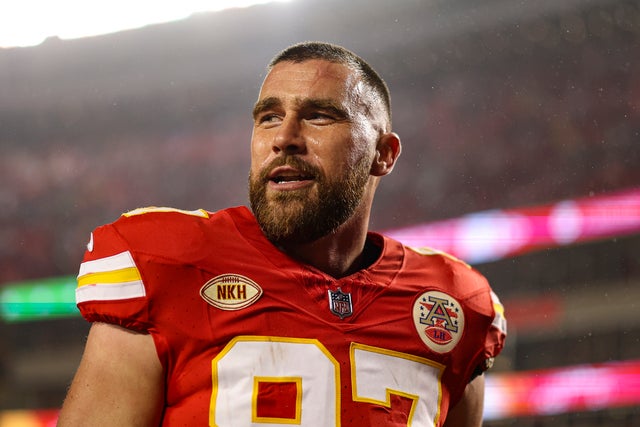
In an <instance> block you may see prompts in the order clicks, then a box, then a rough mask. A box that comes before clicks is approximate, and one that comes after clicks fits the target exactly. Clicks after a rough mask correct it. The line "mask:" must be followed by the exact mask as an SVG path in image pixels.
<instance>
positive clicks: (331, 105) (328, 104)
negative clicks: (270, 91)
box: [253, 96, 349, 119]
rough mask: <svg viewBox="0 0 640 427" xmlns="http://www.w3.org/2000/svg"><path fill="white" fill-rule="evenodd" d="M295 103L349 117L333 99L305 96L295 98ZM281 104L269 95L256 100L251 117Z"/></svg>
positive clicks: (308, 108) (302, 107) (305, 108)
mask: <svg viewBox="0 0 640 427" xmlns="http://www.w3.org/2000/svg"><path fill="white" fill-rule="evenodd" d="M295 103H296V104H297V107H298V108H299V109H300V110H310V109H320V110H326V111H330V112H332V113H333V114H335V115H336V116H338V117H340V118H347V117H349V113H348V111H347V110H346V109H344V108H342V107H341V106H339V105H337V104H336V103H335V102H334V101H333V100H331V99H327V98H305V99H296V100H295ZM281 106H282V101H281V100H280V98H277V97H274V96H270V97H267V98H264V99H261V100H260V101H258V102H256V104H255V106H254V107H253V118H254V119H255V118H256V117H257V116H258V115H259V114H260V113H262V112H263V111H267V110H271V109H273V108H278V107H281Z"/></svg>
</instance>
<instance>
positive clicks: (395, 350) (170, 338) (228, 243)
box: [59, 43, 505, 427]
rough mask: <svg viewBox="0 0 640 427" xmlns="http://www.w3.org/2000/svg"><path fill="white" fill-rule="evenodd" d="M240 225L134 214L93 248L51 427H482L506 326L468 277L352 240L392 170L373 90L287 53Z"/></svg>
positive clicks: (336, 51) (262, 101)
mask: <svg viewBox="0 0 640 427" xmlns="http://www.w3.org/2000/svg"><path fill="white" fill-rule="evenodd" d="M253 116H254V128H253V135H252V140H251V171H250V177H249V189H250V201H251V207H252V210H253V214H254V215H255V217H254V215H252V214H251V212H250V211H249V210H248V209H246V208H244V207H240V208H231V209H227V210H223V211H220V212H216V213H210V212H206V211H203V210H199V211H190V212H186V211H178V210H175V209H169V208H146V209H138V210H135V211H132V212H129V213H126V214H124V215H123V216H122V217H121V218H120V219H119V220H118V221H116V222H115V223H113V224H110V225H106V226H103V227H99V228H98V229H96V230H95V231H94V232H93V233H92V236H91V240H90V242H89V244H88V246H87V252H86V254H85V259H84V262H83V263H82V265H81V268H80V273H79V277H78V290H77V300H78V305H79V307H80V310H81V311H82V314H83V315H84V316H85V318H87V319H88V320H89V321H92V322H95V323H94V324H93V326H92V328H91V331H90V333H89V337H88V341H87V344H86V349H85V354H84V356H83V358H82V361H81V363H80V367H79V368H78V372H77V374H76V377H75V378H74V381H73V383H72V385H71V388H70V390H69V394H68V396H67V399H66V400H65V403H64V406H63V409H62V411H61V414H60V420H59V426H61V427H69V426H84V427H87V426H158V425H162V426H203V425H210V426H225V427H226V426H238V427H241V426H259V425H264V424H267V425H290V424H294V425H302V426H314V427H321V426H344V427H355V426H358V427H361V426H400V425H402V426H404V425H411V426H414V427H415V426H434V425H435V426H443V425H446V426H478V425H480V423H481V417H482V402H483V390H484V383H483V376H482V375H481V373H482V371H484V370H485V369H487V368H488V367H489V366H490V362H491V361H492V360H493V357H495V356H496V355H497V354H498V353H499V352H500V350H501V348H502V345H503V341H504V337H505V334H504V326H503V324H504V319H503V317H502V311H501V306H500V304H499V302H498V301H497V298H496V297H495V295H494V294H493V293H492V292H491V289H490V288H489V286H488V284H487V283H486V280H485V279H484V278H483V277H482V276H480V275H479V274H478V273H476V272H475V271H474V270H472V269H471V268H470V267H469V266H467V265H466V264H464V263H462V262H460V261H458V260H455V259H453V258H452V257H449V256H446V255H443V254H440V253H437V252H435V251H429V250H426V249H422V250H418V249H410V248H407V247H404V246H402V245H401V244H399V243H398V242H395V241H393V240H391V239H388V238H385V237H383V236H381V235H379V234H376V233H370V232H368V231H367V229H368V222H369V215H370V210H371V205H372V202H373V196H374V192H375V189H376V186H377V185H378V181H379V180H380V178H381V177H382V176H384V175H386V174H388V173H390V172H391V170H392V169H393V167H394V165H395V162H396V160H397V158H398V156H399V155H400V139H399V137H398V136H397V135H396V134H395V133H393V132H392V131H391V109H390V102H389V94H388V90H387V88H386V85H385V84H384V82H383V81H382V79H381V78H380V77H379V76H378V75H377V74H376V73H375V72H374V71H373V70H372V69H371V67H369V66H368V65H367V64H366V63H365V62H364V61H363V60H362V59H360V58H359V57H357V56H356V55H354V54H353V53H351V52H350V51H348V50H346V49H344V48H341V47H338V46H334V45H330V44H326V43H302V44H298V45H294V46H292V47H290V48H288V49H286V50H284V51H283V52H282V53H280V54H279V55H278V56H276V58H275V59H274V60H273V61H272V62H271V64H270V65H269V69H268V74H267V76H266V78H265V80H264V82H263V85H262V88H261V91H260V94H259V98H258V101H257V103H256V105H255V108H254V111H253Z"/></svg>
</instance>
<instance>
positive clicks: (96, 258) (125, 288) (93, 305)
mask: <svg viewBox="0 0 640 427" xmlns="http://www.w3.org/2000/svg"><path fill="white" fill-rule="evenodd" d="M76 303H77V305H78V308H79V309H80V312H81V314H82V316H83V317H84V318H85V319H86V320H88V321H90V322H105V323H111V324H115V325H118V326H122V327H125V328H128V329H133V330H136V331H147V330H148V329H149V327H150V324H149V316H148V301H147V290H146V287H145V282H144V280H143V273H142V272H141V269H140V267H139V265H138V263H137V262H136V260H135V259H134V255H133V253H132V250H131V249H130V248H129V247H128V244H127V243H126V242H125V241H124V240H123V239H122V237H121V236H120V235H119V234H118V232H117V231H116V228H115V227H114V225H113V224H109V225H104V226H102V227H98V228H97V229H95V230H94V231H93V232H92V233H91V238H90V240H89V243H88V244H87V249H86V251H85V254H84V258H83V261H82V264H81V265H80V271H79V273H78V287H77V288H76Z"/></svg>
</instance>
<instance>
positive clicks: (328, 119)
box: [306, 111, 337, 125]
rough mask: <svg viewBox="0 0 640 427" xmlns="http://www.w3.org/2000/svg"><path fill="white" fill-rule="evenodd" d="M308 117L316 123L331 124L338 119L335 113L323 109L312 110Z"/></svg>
mask: <svg viewBox="0 0 640 427" xmlns="http://www.w3.org/2000/svg"><path fill="white" fill-rule="evenodd" d="M306 119H307V120H308V121H310V122H312V123H313V124H316V125H326V124H331V123H333V122H335V121H336V120H337V119H336V117H335V116H334V115H333V114H330V113H327V112H322V111H314V112H311V113H309V114H308V115H307V117H306Z"/></svg>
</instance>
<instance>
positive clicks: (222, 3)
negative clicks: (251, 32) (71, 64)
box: [0, 0, 289, 48]
mask: <svg viewBox="0 0 640 427" xmlns="http://www.w3.org/2000/svg"><path fill="white" fill-rule="evenodd" d="M273 1H280V2H282V1H289V0H216V1H210V0H182V1H165V0H162V1H157V0H136V1H128V0H111V1H100V2H98V1H86V0H58V1H51V2H49V1H40V0H21V1H7V2H3V4H2V6H0V48H3V47H4V48H8V47H20V46H35V45H38V44H40V43H42V42H43V41H44V40H45V39H47V38H48V37H59V38H61V39H75V38H81V37H89V36H97V35H101V34H108V33H114V32H118V31H122V30H129V29H134V28H140V27H144V26H146V25H152V24H159V23H165V22H171V21H176V20H180V19H184V18H187V17H189V16H190V15H192V14H194V13H199V12H214V11H220V10H223V9H230V8H236V7H248V6H252V5H255V4H262V3H271V2H273Z"/></svg>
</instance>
